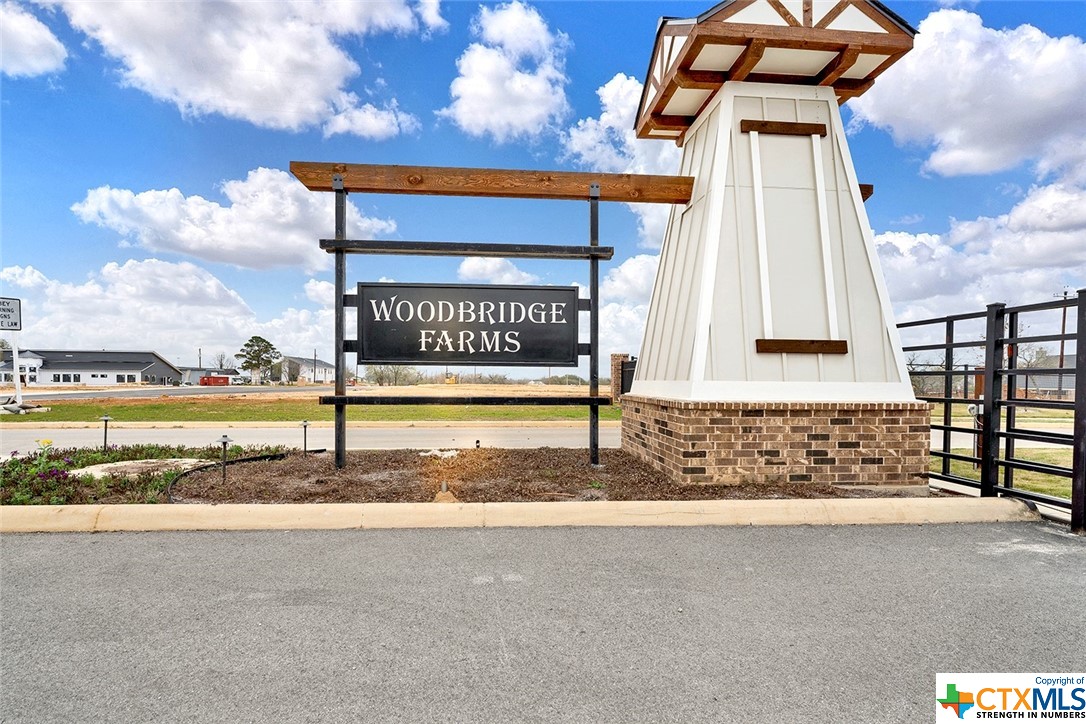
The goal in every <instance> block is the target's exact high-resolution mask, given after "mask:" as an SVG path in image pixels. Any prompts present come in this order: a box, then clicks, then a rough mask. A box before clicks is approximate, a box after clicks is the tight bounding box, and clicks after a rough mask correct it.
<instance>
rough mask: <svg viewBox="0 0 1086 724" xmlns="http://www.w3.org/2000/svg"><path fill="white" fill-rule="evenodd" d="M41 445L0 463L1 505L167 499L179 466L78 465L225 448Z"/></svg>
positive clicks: (210, 456)
mask: <svg viewBox="0 0 1086 724" xmlns="http://www.w3.org/2000/svg"><path fill="white" fill-rule="evenodd" d="M37 443H38V447H37V449H36V450H33V451H31V452H29V453H28V454H26V455H24V456H22V457H20V456H19V452H18V451H17V450H13V451H12V456H11V458H9V459H8V460H5V461H3V463H0V505H82V504H87V503H103V502H107V503H155V502H161V501H163V500H164V499H165V496H164V495H162V493H163V491H164V490H165V488H166V484H167V483H168V482H169V481H170V480H171V479H172V477H174V476H176V475H177V473H176V472H175V471H167V472H166V473H163V474H157V475H154V474H149V473H144V474H141V475H137V476H119V475H111V476H106V477H104V478H100V479H95V478H94V477H93V476H91V475H78V474H76V473H74V472H73V471H77V470H80V469H82V468H86V467H89V466H91V465H99V464H102V463H115V462H124V461H128V460H147V459H157V458H203V459H207V460H218V459H220V458H221V456H222V448H220V447H219V446H217V445H216V446H208V447H204V448H186V447H183V446H180V445H176V446H175V445H124V446H117V445H111V446H110V447H109V449H108V450H102V449H101V448H100V447H94V448H67V449H61V450H57V449H56V448H54V447H53V441H52V440H49V439H43V440H38V441H37ZM282 451H283V448H282V447H274V446H259V447H249V448H243V447H240V446H237V445H235V446H233V447H231V448H230V450H229V451H228V453H229V457H231V458H234V457H248V456H251V455H260V454H267V453H276V452H282Z"/></svg>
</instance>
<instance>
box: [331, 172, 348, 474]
mask: <svg viewBox="0 0 1086 724" xmlns="http://www.w3.org/2000/svg"><path fill="white" fill-rule="evenodd" d="M332 188H333V189H334V190H335V193H336V230H335V233H336V241H343V240H344V239H346V238H347V192H346V191H345V190H344V188H343V177H342V176H340V175H339V174H336V175H335V176H333V177H332ZM335 255H336V397H338V398H343V397H346V395H347V370H346V364H347V360H346V347H345V345H344V340H343V336H344V333H345V332H346V329H347V323H346V319H345V318H344V313H343V295H344V294H345V293H346V291H347V253H346V252H345V251H344V250H343V249H337V250H336V252H335ZM335 427H336V431H335V434H336V467H337V468H342V467H344V466H345V465H346V464H347V406H346V405H345V404H343V402H337V403H336V425H335Z"/></svg>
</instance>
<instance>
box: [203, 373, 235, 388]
mask: <svg viewBox="0 0 1086 724" xmlns="http://www.w3.org/2000/svg"><path fill="white" fill-rule="evenodd" d="M229 384H230V378H229V377H221V376H219V375H204V376H203V377H201V378H200V385H201V386H203V387H225V386H226V385H229Z"/></svg>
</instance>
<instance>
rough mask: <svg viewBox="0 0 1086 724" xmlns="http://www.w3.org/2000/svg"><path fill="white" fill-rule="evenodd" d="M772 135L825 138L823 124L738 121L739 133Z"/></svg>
mask: <svg viewBox="0 0 1086 724" xmlns="http://www.w3.org/2000/svg"><path fill="white" fill-rule="evenodd" d="M752 131H757V132H758V133H772V134H774V135H777V136H815V135H818V136H825V135H826V133H827V131H826V124H825V123H795V122H793V121H752V120H743V121H739V132H740V133H750V132H752Z"/></svg>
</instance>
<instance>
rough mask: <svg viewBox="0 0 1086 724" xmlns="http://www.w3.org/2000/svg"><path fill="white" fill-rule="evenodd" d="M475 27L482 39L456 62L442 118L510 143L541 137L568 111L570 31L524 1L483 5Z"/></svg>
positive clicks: (479, 134)
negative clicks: (553, 27)
mask: <svg viewBox="0 0 1086 724" xmlns="http://www.w3.org/2000/svg"><path fill="white" fill-rule="evenodd" d="M472 30H473V32H474V33H475V34H476V35H477V36H478V37H479V38H480V40H481V41H482V42H477V43H472V44H471V45H470V46H468V48H467V50H465V51H464V53H463V54H462V55H461V56H460V58H459V59H458V60H457V61H456V67H457V71H458V72H459V75H458V76H457V78H455V79H454V80H453V82H452V85H451V86H450V87H449V92H450V94H451V95H452V98H453V101H452V103H451V104H450V105H449V106H448V107H446V108H442V109H441V110H439V111H437V114H438V116H439V117H442V118H448V119H450V120H451V121H452V122H453V123H455V124H456V126H457V127H458V128H460V130H462V131H464V132H465V133H467V134H469V135H471V136H476V137H481V136H489V137H491V138H492V139H493V140H494V141H496V142H497V143H505V142H507V141H513V140H517V139H522V138H528V139H531V138H535V137H538V136H539V135H540V134H542V133H543V132H544V131H546V130H548V129H549V128H551V127H552V126H553V125H554V124H555V123H557V122H559V121H560V120H561V119H562V118H563V117H564V116H565V115H566V113H567V112H568V110H569V104H568V102H567V101H566V92H565V85H566V83H567V82H568V78H566V75H565V54H566V50H567V48H568V46H569V38H568V37H567V36H566V35H565V34H564V33H562V32H557V33H551V31H550V28H549V27H548V26H547V23H546V21H544V20H543V18H542V16H541V15H540V14H539V12H538V11H537V10H536V9H535V8H533V7H531V6H530V5H526V4H524V3H522V2H520V1H519V0H514V1H513V2H510V3H506V4H503V5H499V6H498V7H497V8H495V9H490V8H487V7H481V8H480V9H479V14H478V16H476V18H475V21H474V23H473V26H472Z"/></svg>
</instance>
